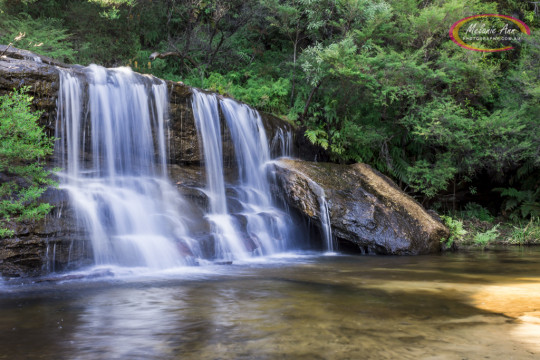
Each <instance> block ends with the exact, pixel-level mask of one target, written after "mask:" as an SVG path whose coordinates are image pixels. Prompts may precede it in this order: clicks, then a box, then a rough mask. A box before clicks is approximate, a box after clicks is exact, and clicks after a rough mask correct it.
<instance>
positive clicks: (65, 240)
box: [0, 189, 92, 277]
mask: <svg viewBox="0 0 540 360" xmlns="http://www.w3.org/2000/svg"><path fill="white" fill-rule="evenodd" d="M40 201H42V202H48V203H50V204H51V205H53V206H54V208H53V210H52V211H51V212H50V214H49V215H47V216H46V217H45V218H44V219H42V220H40V221H27V222H23V223H12V224H11V226H10V228H11V229H13V230H14V231H15V235H14V236H13V237H10V238H2V239H0V275H1V276H4V277H19V276H20V277H23V276H39V275H43V274H47V273H50V272H53V271H62V270H66V269H75V268H78V267H81V266H83V265H88V264H90V263H91V262H92V248H91V245H90V243H89V241H88V235H87V234H86V233H85V232H84V231H82V229H81V227H80V226H79V224H78V222H77V219H76V216H75V214H74V212H73V210H72V209H71V207H70V206H69V203H68V199H67V194H66V193H65V191H63V190H58V189H48V190H47V191H46V192H45V194H44V195H43V196H42V198H41V199H40Z"/></svg>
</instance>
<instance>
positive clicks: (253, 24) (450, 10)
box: [0, 0, 540, 221]
mask: <svg viewBox="0 0 540 360" xmlns="http://www.w3.org/2000/svg"><path fill="white" fill-rule="evenodd" d="M0 4H1V6H2V7H1V9H2V13H1V14H0V43H10V42H12V43H14V46H17V47H20V48H27V49H29V50H32V51H35V52H38V53H41V54H45V55H49V56H51V57H55V58H58V59H60V60H63V61H66V62H77V63H82V64H89V63H92V62H95V63H100V64H104V65H109V66H125V65H129V66H131V67H133V68H134V69H135V70H137V71H140V72H146V73H152V74H155V75H156V76H159V77H162V78H167V79H171V80H177V81H183V82H185V83H187V84H190V85H193V86H198V87H203V88H208V89H213V90H215V91H218V92H221V93H225V94H229V95H230V96H233V97H235V98H237V99H239V100H242V101H245V102H247V103H249V104H251V105H253V106H255V107H257V108H259V109H261V110H264V111H268V112H272V113H274V114H277V115H278V116H281V117H283V118H285V119H288V120H289V121H291V122H293V123H294V124H296V125H297V126H298V127H299V128H300V129H301V131H303V132H304V134H305V136H306V137H307V138H308V139H309V140H310V141H311V142H313V143H315V144H318V145H320V146H321V147H323V148H324V149H326V150H327V151H328V154H329V156H330V158H331V159H332V160H333V161H338V162H353V161H362V162H366V163H369V164H371V165H372V166H374V167H376V168H377V169H379V170H380V171H382V172H384V173H386V174H388V175H389V176H391V177H393V178H394V179H395V180H396V181H397V182H398V183H399V184H400V186H401V187H402V188H403V189H404V190H405V191H407V192H409V193H411V194H413V195H415V196H416V197H417V198H418V199H419V200H420V201H422V202H423V203H424V204H426V205H429V206H431V207H433V208H436V209H439V210H442V211H446V212H448V211H452V212H453V214H454V215H455V214H457V213H458V211H460V210H461V211H462V212H463V211H469V210H470V209H473V210H474V209H476V210H474V211H472V212H471V213H473V214H476V215H478V214H481V213H482V212H485V211H487V210H486V208H488V209H489V211H488V213H490V214H491V215H498V214H502V215H504V216H506V217H512V218H514V219H516V221H518V220H519V219H531V218H535V217H538V216H540V115H539V114H540V71H539V69H540V29H539V25H540V14H535V12H534V4H532V3H529V2H526V1H520V0H496V1H488V0H470V1H461V0H448V1H442V0H181V1H174V0H161V1H160V0H154V1H152V0H146V1H142V0H141V1H135V0H87V1H67V0H43V1H33V0H26V1H12V0H4V1H1V2H0ZM477 14H507V15H511V16H513V17H516V18H519V19H520V20H522V21H523V22H525V23H526V24H527V25H528V26H529V27H530V29H531V31H532V32H531V35H530V36H525V37H523V39H522V41H520V42H517V43H515V44H513V45H514V46H515V48H514V49H513V50H511V51H504V52H475V51H470V50H465V49H463V48H461V47H459V46H457V45H456V44H454V43H453V42H452V41H450V38H449V35H448V30H449V28H450V26H451V25H452V24H453V23H455V22H456V21H458V20H459V19H462V18H464V17H467V16H471V15H477ZM497 21H499V20H496V19H492V23H493V24H497ZM501 21H502V20H501ZM15 38H18V40H17V41H15V40H14V39H15ZM478 45H479V44H478ZM479 204H480V205H479ZM466 207H467V208H466ZM467 209H469V210H467Z"/></svg>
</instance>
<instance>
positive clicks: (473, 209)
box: [461, 202, 495, 222]
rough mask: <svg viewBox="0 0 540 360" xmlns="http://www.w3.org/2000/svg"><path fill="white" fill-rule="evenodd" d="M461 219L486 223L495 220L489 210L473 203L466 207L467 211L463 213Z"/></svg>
mask: <svg viewBox="0 0 540 360" xmlns="http://www.w3.org/2000/svg"><path fill="white" fill-rule="evenodd" d="M461 217H463V218H468V219H470V218H475V219H478V220H480V221H486V222H493V221H494V220H495V218H494V217H493V215H491V213H490V212H489V210H488V209H486V208H485V207H483V206H482V205H479V204H476V203H473V202H470V203H468V204H467V205H465V209H464V210H462V211H461Z"/></svg>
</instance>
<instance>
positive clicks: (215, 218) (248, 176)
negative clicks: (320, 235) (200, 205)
mask: <svg viewBox="0 0 540 360" xmlns="http://www.w3.org/2000/svg"><path fill="white" fill-rule="evenodd" d="M219 105H221V110H222V112H223V115H224V117H225V120H226V122H227V126H228V128H229V130H230V133H231V139H232V142H233V144H234V149H235V154H236V163H237V167H238V184H237V185H236V186H234V187H232V189H231V190H233V192H234V193H236V194H237V198H235V200H236V201H237V202H238V204H239V205H240V209H239V210H238V211H236V212H232V213H230V212H229V209H228V206H227V200H226V197H225V180H224V172H223V153H222V142H221V129H220V117H219V107H218V99H217V97H216V96H215V95H206V94H204V93H201V92H198V91H196V90H194V94H193V112H194V116H195V123H196V126H197V131H198V132H199V134H200V138H201V140H202V145H203V149H204V156H205V169H206V178H207V191H208V196H209V197H210V214H208V218H209V219H210V221H211V222H212V224H213V226H214V227H215V238H216V254H215V256H216V258H218V259H227V260H232V259H239V258H244V257H246V256H248V255H251V254H253V255H266V254H272V253H275V252H278V251H283V250H286V249H289V248H290V244H289V242H290V241H291V239H292V236H291V234H290V233H289V231H290V229H291V228H292V224H291V223H290V220H289V217H288V215H287V214H285V213H284V212H282V211H280V210H278V209H277V208H276V207H275V206H274V205H273V203H272V199H271V197H270V188H269V184H268V179H267V173H266V169H265V166H266V163H267V162H268V161H269V160H270V151H269V148H268V141H267V138H266V133H265V130H264V127H263V126H262V121H261V118H260V116H259V114H258V113H257V112H256V111H255V110H253V109H251V108H249V107H248V106H246V105H243V104H239V103H237V102H235V101H233V100H230V99H222V100H220V101H219ZM233 249H234V251H233Z"/></svg>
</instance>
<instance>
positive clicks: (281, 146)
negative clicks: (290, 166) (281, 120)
mask: <svg viewBox="0 0 540 360" xmlns="http://www.w3.org/2000/svg"><path fill="white" fill-rule="evenodd" d="M292 143H293V135H292V131H291V130H285V129H283V128H279V129H277V131H276V133H275V134H274V138H273V139H272V143H271V145H270V148H271V149H272V156H273V157H291V156H292V146H293V145H292Z"/></svg>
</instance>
